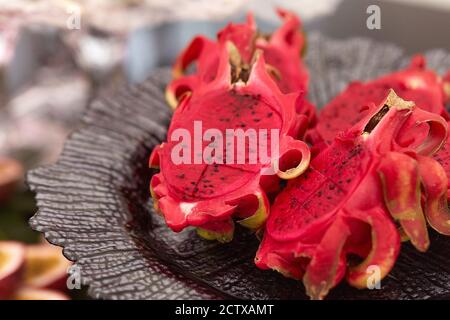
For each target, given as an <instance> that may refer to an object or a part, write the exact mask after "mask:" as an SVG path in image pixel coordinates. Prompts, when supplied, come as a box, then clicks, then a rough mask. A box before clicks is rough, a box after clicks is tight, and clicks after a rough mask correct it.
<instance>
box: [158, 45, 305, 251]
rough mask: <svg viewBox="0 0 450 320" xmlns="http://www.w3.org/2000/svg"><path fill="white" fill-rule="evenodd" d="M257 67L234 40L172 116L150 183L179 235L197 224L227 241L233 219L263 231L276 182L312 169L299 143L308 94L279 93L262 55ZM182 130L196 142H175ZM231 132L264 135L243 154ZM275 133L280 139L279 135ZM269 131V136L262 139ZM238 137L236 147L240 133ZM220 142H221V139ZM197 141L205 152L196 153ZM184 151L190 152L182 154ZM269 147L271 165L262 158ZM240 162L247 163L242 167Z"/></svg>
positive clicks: (201, 231)
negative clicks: (214, 71)
mask: <svg viewBox="0 0 450 320" xmlns="http://www.w3.org/2000/svg"><path fill="white" fill-rule="evenodd" d="M252 61H253V63H252V65H251V67H250V69H249V70H246V69H245V68H243V67H242V64H243V63H245V62H243V60H242V58H241V56H240V54H239V51H238V50H237V49H236V47H235V46H234V45H233V44H232V43H231V42H228V43H227V46H226V47H224V48H223V50H222V51H221V59H220V62H219V67H218V71H217V76H216V77H215V79H214V80H213V81H211V82H202V83H201V84H199V85H198V87H197V89H196V90H194V91H192V93H191V94H189V95H184V97H183V98H182V100H181V102H180V105H179V106H178V108H177V109H176V110H175V112H174V115H173V118H172V122H171V125H170V128H169V131H168V140H169V141H168V142H165V143H163V144H161V145H160V146H159V147H157V148H155V150H154V151H153V153H152V155H151V156H150V167H158V166H159V167H160V172H159V173H158V174H155V175H154V176H153V177H152V180H151V183H150V190H151V194H152V196H153V199H154V203H155V207H156V208H157V209H159V210H160V212H161V213H162V214H163V216H164V218H165V220H166V223H167V224H168V226H169V227H170V228H172V230H174V231H177V232H178V231H181V230H182V229H184V228H185V227H187V226H195V227H198V233H199V235H201V236H203V237H204V238H206V239H211V240H212V239H216V240H219V241H221V242H228V241H231V239H232V236H233V230H234V223H233V218H234V219H237V220H238V222H239V223H240V224H241V225H243V226H245V227H248V228H250V229H252V230H257V229H259V228H261V227H262V226H263V225H264V222H265V220H266V218H267V215H268V211H269V203H268V200H267V196H266V192H269V191H273V187H274V185H275V186H278V182H279V180H278V178H276V179H274V177H276V176H277V177H279V178H281V179H292V178H294V177H297V176H298V175H300V174H301V173H302V172H303V171H304V170H305V169H306V168H307V166H308V164H309V158H310V154H309V149H308V147H307V145H306V144H305V143H304V142H302V141H300V140H296V139H295V138H296V137H298V136H299V135H300V132H301V131H302V130H303V129H304V125H303V124H305V123H307V117H306V116H305V115H304V114H302V112H301V110H302V107H303V102H304V101H303V99H302V96H301V95H299V94H298V93H297V94H294V93H292V94H283V93H281V92H280V89H279V88H278V86H277V85H276V83H275V82H274V80H273V79H272V78H271V77H270V76H269V74H268V73H267V70H266V64H265V61H264V57H263V55H262V54H261V52H260V51H257V52H256V53H255V56H254V57H253V58H252ZM298 111H300V112H298ZM196 123H197V124H198V123H201V124H202V129H200V130H202V132H200V134H201V136H200V139H201V138H202V137H205V136H206V135H207V132H208V131H210V133H211V134H212V135H211V137H209V138H207V139H206V140H207V141H205V138H203V141H197V140H196V139H198V137H196V133H195V131H196ZM180 129H181V130H183V131H188V133H189V136H190V137H194V138H193V141H192V143H191V141H190V140H189V141H185V138H183V139H182V143H181V142H180V140H181V139H180V137H178V139H174V138H173V136H175V134H174V133H177V132H178V131H179V130H180ZM229 129H231V130H241V131H244V130H249V129H251V130H253V131H254V132H255V134H256V135H259V138H258V137H257V136H255V139H256V140H255V141H254V142H256V145H255V148H253V147H252V144H251V142H250V141H249V139H244V143H245V145H244V147H243V148H241V149H240V148H238V147H237V143H234V142H233V144H231V147H230V144H228V142H229V140H228V139H227V131H228V130H229ZM272 129H273V130H274V131H275V132H276V133H275V134H276V138H277V139H275V137H272V134H273V133H272V131H271V130H272ZM263 130H264V131H265V136H264V135H263V136H262V137H261V133H262V132H263ZM203 132H205V135H204V133H203ZM213 132H214V134H213ZM232 133H233V136H232V139H233V141H234V140H235V139H234V138H235V135H234V134H235V132H234V131H233V132H232ZM190 137H189V138H188V139H191V138H190ZM221 137H223V140H222V141H221V142H222V143H220V141H217V139H219V138H221ZM276 140H278V141H279V143H278V144H277V145H276V146H275V148H277V149H278V150H279V154H278V155H277V154H273V153H271V151H272V147H271V146H272V141H276ZM198 142H200V146H199V148H200V150H198V151H196V150H195V144H196V143H198ZM274 143H276V142H274ZM180 145H181V146H182V145H185V147H182V148H181V149H180ZM263 145H265V147H266V148H265V149H266V150H265V152H264V153H263V156H267V158H268V159H265V160H266V161H264V159H262V158H261V149H264V148H262V146H263ZM230 149H231V150H230ZM242 149H243V150H242ZM258 151H260V152H259V153H258ZM275 151H276V150H275ZM197 152H200V153H202V154H200V155H198V154H197ZM174 154H175V155H180V154H183V156H187V157H188V158H189V159H187V161H184V163H183V162H179V161H175V160H174V159H173V155H174ZM199 156H200V159H199V161H197V163H196V161H195V159H196V158H198V157H199ZM229 157H230V158H231V157H233V158H234V161H232V160H230V158H229ZM240 157H242V159H243V161H242V162H239V161H237V159H239V158H240ZM252 158H253V160H254V161H253V162H252V161H250V160H251V159H252ZM183 160H184V159H183ZM276 164H278V165H276ZM271 169H272V171H270V173H268V170H271ZM263 186H264V187H265V188H266V189H265V190H264V189H263ZM267 189H270V190H267Z"/></svg>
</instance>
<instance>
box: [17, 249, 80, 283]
mask: <svg viewBox="0 0 450 320" xmlns="http://www.w3.org/2000/svg"><path fill="white" fill-rule="evenodd" d="M70 266H71V262H70V261H69V260H67V259H66V258H65V257H64V256H63V254H62V249H61V248H60V247H57V246H53V245H50V244H48V243H46V244H35V245H29V246H27V247H26V251H25V272H24V280H23V282H24V285H25V286H27V287H31V288H45V289H56V290H67V285H66V280H67V275H68V273H67V271H68V269H69V267H70Z"/></svg>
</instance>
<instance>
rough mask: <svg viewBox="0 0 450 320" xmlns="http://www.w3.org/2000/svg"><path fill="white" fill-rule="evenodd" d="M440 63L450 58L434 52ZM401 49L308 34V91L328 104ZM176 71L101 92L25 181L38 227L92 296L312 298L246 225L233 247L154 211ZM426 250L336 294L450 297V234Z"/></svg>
mask: <svg viewBox="0 0 450 320" xmlns="http://www.w3.org/2000/svg"><path fill="white" fill-rule="evenodd" d="M426 55H427V58H428V60H429V64H430V66H431V67H432V68H434V69H436V70H437V71H439V72H441V73H442V72H443V71H444V70H446V69H447V68H449V67H450V56H449V55H448V54H447V53H446V52H443V51H440V50H436V51H431V52H427V53H426ZM408 60H409V57H405V56H404V54H403V52H402V50H401V49H399V48H398V47H396V46H393V45H388V44H380V43H374V42H371V41H369V40H364V39H350V40H346V41H332V40H330V39H326V38H323V37H321V36H319V35H312V36H311V37H310V39H309V51H308V58H307V63H308V65H309V67H310V71H311V77H312V83H311V91H310V98H311V99H312V101H313V102H315V103H316V104H317V105H318V106H322V105H323V104H324V103H326V101H328V100H329V99H330V98H331V97H333V96H334V95H335V94H337V93H338V92H339V91H340V90H342V89H343V88H344V87H345V85H346V84H347V83H348V82H349V81H351V80H354V79H369V78H372V77H375V76H377V75H379V74H382V73H384V72H388V71H392V70H396V69H399V68H400V67H402V66H405V65H406V64H407V63H408ZM168 80H169V71H168V70H167V69H161V70H158V71H156V72H155V73H154V74H153V76H152V77H150V79H148V80H147V81H145V82H144V83H143V84H140V85H136V86H131V87H127V88H123V89H122V90H120V91H119V92H117V94H115V95H113V96H105V97H102V98H100V99H98V100H96V101H94V102H93V103H92V104H91V106H90V107H89V109H88V110H87V112H86V114H85V116H84V118H83V121H82V126H81V128H80V129H79V130H78V131H76V132H75V133H73V134H72V135H71V136H70V138H69V139H68V141H67V143H66V145H65V148H64V151H63V153H62V155H61V157H60V159H59V161H58V162H57V163H56V164H54V165H52V166H49V167H45V168H39V169H37V170H33V171H32V172H30V173H29V175H28V182H29V185H30V187H31V189H33V190H34V191H35V192H36V198H37V202H38V206H39V211H38V212H37V213H36V215H35V216H34V217H33V218H32V219H31V221H30V223H31V226H32V227H33V228H34V229H36V230H38V231H40V232H44V233H45V237H46V238H47V239H48V240H49V241H50V242H52V243H54V244H57V245H60V246H62V247H64V254H65V255H66V256H67V258H69V259H70V260H73V261H75V262H76V265H77V266H78V267H79V268H80V270H81V278H82V281H83V283H84V284H87V285H89V286H90V290H89V292H90V294H91V295H92V296H93V297H95V298H108V299H180V298H187V299H201V298H243V299H268V298H274V299H305V298H306V296H305V294H304V289H303V287H302V285H301V284H300V283H299V282H296V281H294V280H289V279H285V278H283V277H282V276H280V275H278V274H277V273H275V272H271V271H261V270H258V269H257V268H256V267H255V266H254V265H253V257H254V254H255V251H256V248H257V246H258V243H257V240H256V239H255V237H254V236H253V235H251V234H249V233H247V232H246V231H244V230H238V232H237V235H236V239H235V240H234V241H233V242H232V243H230V244H226V245H221V244H218V243H215V242H209V241H204V240H201V239H199V238H198V237H197V236H196V235H195V234H194V232H193V230H186V231H184V232H182V233H179V234H175V233H173V232H171V231H170V230H168V229H167V228H166V227H165V225H164V223H163V221H161V218H159V217H158V216H157V215H155V214H154V213H153V210H152V205H151V202H150V200H149V194H148V184H149V178H150V175H151V172H150V171H149V170H148V169H147V159H148V155H149V154H150V152H151V150H152V148H153V147H154V146H155V145H156V144H158V143H159V142H160V141H161V140H163V139H164V138H165V132H166V127H167V125H168V123H169V120H170V111H169V109H168V107H167V106H166V105H165V103H164V99H163V96H164V94H163V91H164V85H165V84H166V82H167V81H168ZM431 243H432V245H431V248H430V250H429V251H428V252H427V253H426V254H421V253H419V252H417V251H415V250H413V249H412V248H411V246H410V245H408V244H405V245H403V248H402V253H401V256H400V258H399V259H398V261H397V264H396V266H395V268H394V270H393V271H392V272H391V274H390V275H389V276H388V277H387V278H386V279H385V280H383V282H382V289H381V290H356V289H353V288H350V287H348V286H347V285H345V284H342V285H339V286H338V287H337V288H336V289H335V290H333V291H332V292H331V294H330V295H329V298H332V299H425V298H450V239H448V238H445V237H443V236H440V235H437V234H435V233H433V234H432V241H431Z"/></svg>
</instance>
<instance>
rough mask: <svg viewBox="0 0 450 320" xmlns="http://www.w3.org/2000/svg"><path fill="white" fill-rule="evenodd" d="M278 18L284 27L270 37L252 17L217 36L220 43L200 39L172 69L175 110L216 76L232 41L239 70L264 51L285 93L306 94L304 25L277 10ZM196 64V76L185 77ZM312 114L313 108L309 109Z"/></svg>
mask: <svg viewBox="0 0 450 320" xmlns="http://www.w3.org/2000/svg"><path fill="white" fill-rule="evenodd" d="M277 13H278V15H279V16H280V17H281V18H282V19H283V20H284V23H283V25H282V26H281V27H280V28H279V29H278V30H276V31H275V32H274V33H273V34H271V35H263V34H261V33H260V32H258V30H257V27H256V23H255V20H254V18H253V15H252V14H251V13H250V14H248V16H247V21H246V22H245V23H242V24H232V23H230V24H229V25H227V26H226V27H225V28H224V29H223V30H221V31H220V32H219V33H218V35H217V38H218V40H217V42H215V41H212V40H209V39H208V38H206V37H204V36H197V37H196V38H194V39H193V40H192V42H191V43H190V44H189V45H188V46H187V48H186V49H184V50H183V52H182V53H181V54H180V55H179V57H178V58H177V60H176V62H175V64H174V67H173V78H174V80H173V81H172V82H171V83H169V85H168V86H167V90H166V99H167V102H168V103H169V105H170V106H171V107H172V108H176V107H177V106H178V104H179V101H180V97H182V96H183V94H184V93H186V92H191V91H193V90H195V88H196V87H197V86H199V85H200V84H201V83H204V82H210V81H212V80H213V79H214V77H215V76H216V74H217V67H218V62H219V56H220V51H221V47H222V46H223V45H224V44H225V43H226V42H228V41H230V42H232V43H233V44H234V45H235V46H236V48H237V49H238V51H239V53H240V56H241V57H242V64H241V65H240V68H242V69H243V72H248V71H249V70H250V66H251V59H252V57H253V56H254V53H255V50H258V49H260V50H262V51H263V53H264V58H265V61H266V68H267V70H268V71H269V73H270V74H271V75H272V76H273V78H274V79H275V81H276V83H277V84H278V86H279V88H280V89H281V91H282V92H283V93H291V92H298V91H306V90H307V87H308V78H309V76H308V72H307V70H306V67H305V65H304V64H303V61H302V59H301V52H302V50H303V47H304V42H305V40H304V35H303V33H302V32H301V22H300V20H299V18H298V17H297V16H296V15H294V14H293V13H291V12H289V11H286V10H282V9H278V10H277ZM194 64H196V70H195V72H193V73H190V74H186V72H187V71H188V69H189V68H190V67H192V66H193V65H194ZM308 111H309V112H311V113H313V112H314V108H313V107H312V106H310V110H308Z"/></svg>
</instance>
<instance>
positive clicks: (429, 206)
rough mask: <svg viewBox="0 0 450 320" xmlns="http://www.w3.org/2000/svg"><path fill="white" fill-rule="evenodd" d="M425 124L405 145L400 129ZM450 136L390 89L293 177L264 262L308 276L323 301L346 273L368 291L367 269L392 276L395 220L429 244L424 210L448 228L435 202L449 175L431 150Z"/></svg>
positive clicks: (278, 205) (279, 203)
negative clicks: (424, 129)
mask: <svg viewBox="0 0 450 320" xmlns="http://www.w3.org/2000/svg"><path fill="white" fill-rule="evenodd" d="M413 124H414V125H413ZM424 124H427V125H428V126H429V127H430V128H432V130H429V131H428V134H427V135H419V136H420V139H419V138H417V139H412V140H410V141H409V142H408V141H407V140H405V139H404V138H403V137H402V139H401V143H399V134H401V133H404V132H405V131H406V132H410V133H416V131H417V130H416V129H417V128H421V127H422V125H424ZM446 138H447V123H446V121H445V120H444V119H443V118H442V117H440V116H439V115H436V114H434V113H430V112H427V111H424V110H422V109H420V108H417V107H415V106H414V104H413V103H411V102H407V101H404V100H402V99H401V98H399V97H398V96H397V95H396V94H395V92H394V91H392V90H391V91H390V92H389V95H388V97H387V98H385V99H384V101H382V102H381V104H379V105H378V106H375V105H372V106H371V108H370V114H368V115H366V116H365V117H364V118H363V119H362V120H361V121H360V122H359V123H357V124H356V125H354V126H353V127H352V128H350V129H349V130H347V131H345V132H343V133H341V134H339V135H337V136H336V138H335V139H334V141H333V142H332V144H331V145H330V146H328V147H327V148H326V149H325V150H323V151H322V152H321V153H319V154H318V155H317V156H316V157H315V158H314V159H313V160H312V161H311V164H310V167H309V168H308V170H307V171H306V172H305V173H304V174H303V175H302V176H301V177H299V178H297V179H294V180H291V181H289V183H288V186H287V187H286V189H284V190H283V191H282V192H281V193H280V194H279V196H278V197H277V198H276V200H275V203H274V205H273V206H272V208H271V215H270V217H269V219H268V221H267V223H266V230H265V234H264V237H263V240H262V242H261V244H260V247H259V249H258V252H257V254H256V258H255V263H256V265H257V266H258V267H259V268H262V269H274V270H277V271H279V272H281V273H282V274H284V275H285V276H288V277H292V278H295V279H299V280H300V279H303V283H304V285H305V288H306V292H307V294H308V295H309V296H310V297H311V298H313V299H322V298H324V297H325V296H326V295H327V293H328V292H329V290H330V289H331V288H333V287H334V286H335V285H336V284H338V283H339V282H340V281H341V279H342V278H343V277H346V279H347V281H348V283H349V284H350V285H352V286H354V287H356V288H366V287H367V284H368V282H367V281H368V279H369V278H368V277H369V276H370V275H371V273H370V272H368V267H369V266H377V267H378V270H379V272H380V273H379V274H380V276H381V278H383V277H384V276H386V275H387V274H388V272H389V271H390V270H391V268H392V267H393V265H394V263H395V261H396V258H397V255H398V253H399V250H400V239H401V234H400V231H399V230H398V228H397V226H396V223H398V224H399V225H400V226H401V229H402V231H403V232H404V234H405V235H406V236H408V237H409V239H410V240H411V243H412V244H413V245H414V246H415V247H416V248H417V249H418V250H420V251H425V250H427V248H428V246H429V237H428V231H427V227H426V222H425V217H426V218H427V219H428V221H429V223H430V225H431V226H432V227H434V228H435V229H436V230H437V231H439V232H441V233H445V234H448V232H449V231H450V215H449V213H448V208H447V207H446V206H445V207H444V206H443V205H444V204H443V203H442V202H439V201H436V198H438V199H440V200H444V199H445V200H446V198H445V197H444V198H443V197H442V193H443V192H444V191H446V185H447V179H446V177H445V174H444V175H443V174H442V167H441V166H440V165H439V164H438V163H437V162H436V161H435V160H433V159H432V158H431V157H430V156H431V155H433V154H434V153H435V152H436V151H437V150H438V149H439V148H440V147H441V146H442V144H443V143H444V142H445V140H446ZM422 190H423V192H422ZM421 194H422V196H421ZM421 201H423V202H424V204H425V205H424V207H423V208H424V210H423V209H422V202H421ZM355 257H358V259H351V258H355Z"/></svg>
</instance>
